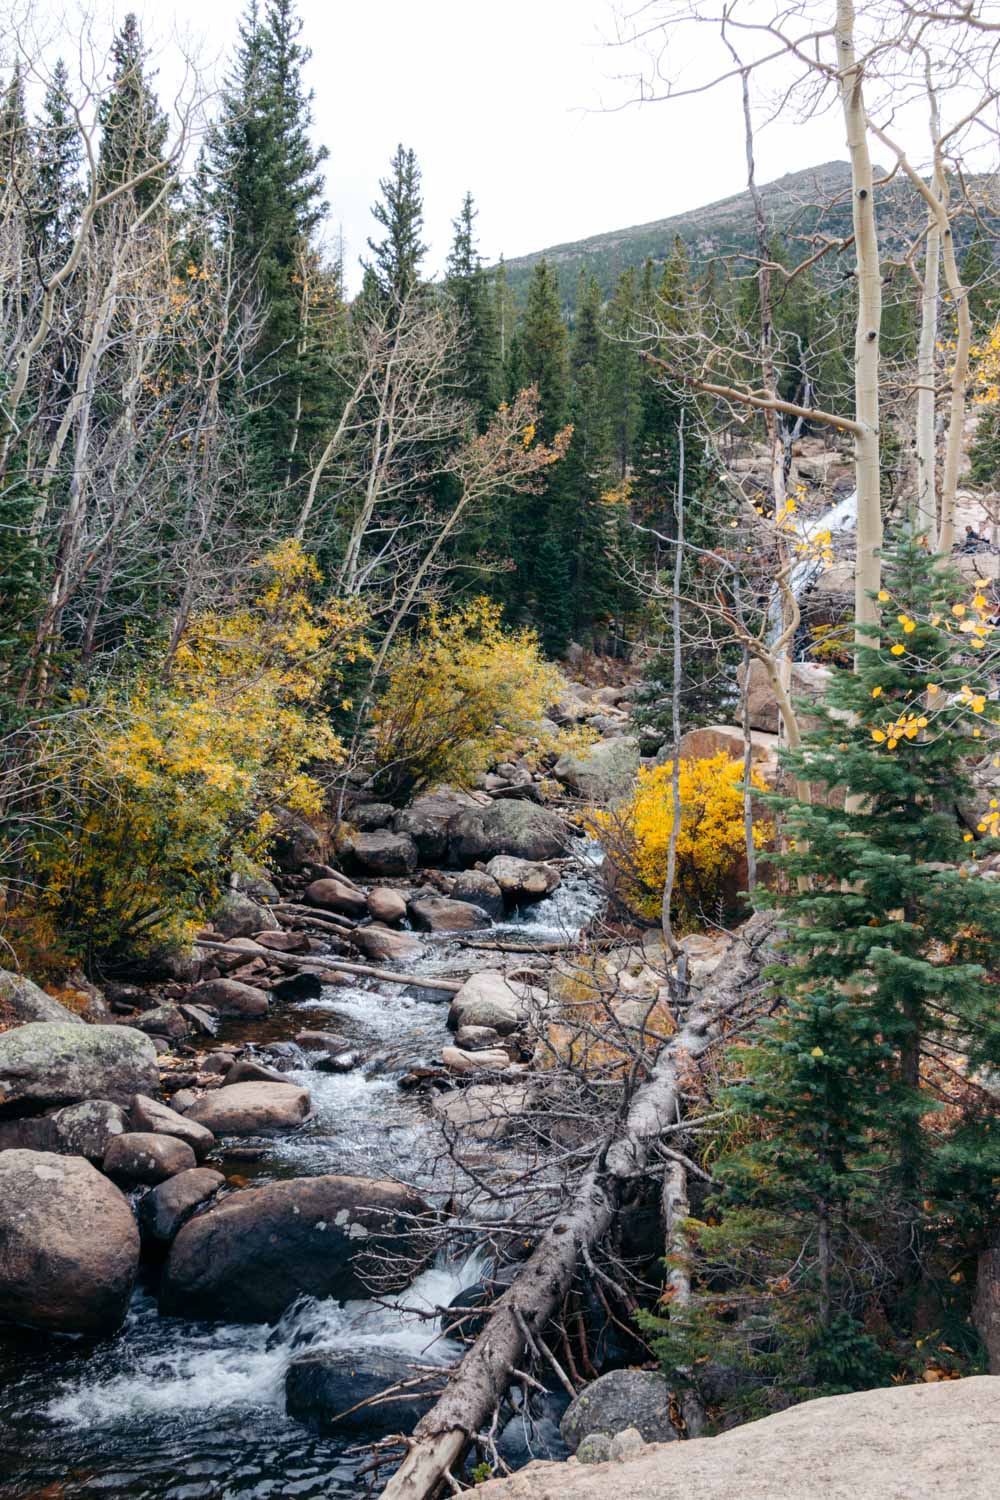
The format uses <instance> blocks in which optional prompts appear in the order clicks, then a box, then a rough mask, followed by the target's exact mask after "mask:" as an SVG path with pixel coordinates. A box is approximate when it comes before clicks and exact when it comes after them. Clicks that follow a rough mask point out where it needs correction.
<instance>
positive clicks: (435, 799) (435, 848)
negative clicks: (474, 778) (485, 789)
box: [393, 790, 479, 865]
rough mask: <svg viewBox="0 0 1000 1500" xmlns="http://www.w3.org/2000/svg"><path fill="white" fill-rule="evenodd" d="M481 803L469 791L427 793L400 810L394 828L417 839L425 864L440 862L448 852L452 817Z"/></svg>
mask: <svg viewBox="0 0 1000 1500" xmlns="http://www.w3.org/2000/svg"><path fill="white" fill-rule="evenodd" d="M478 806H479V802H478V800H477V799H476V798H474V797H471V796H470V795H469V793H468V792H458V791H450V790H449V791H440V792H427V793H425V795H424V796H422V797H417V799H416V800H415V801H414V802H412V803H411V804H410V806H409V807H407V808H404V810H403V811H402V812H401V813H397V814H396V817H395V820H394V822H393V827H394V828H395V830H396V832H397V833H406V834H408V835H409V836H410V838H412V839H413V842H414V843H415V844H416V846H417V849H418V851H419V854H420V860H421V863H422V864H425V865H436V864H440V863H441V861H442V860H443V859H444V858H445V857H446V855H447V853H448V830H449V827H450V824H451V820H452V818H454V817H455V815H456V814H457V813H460V812H462V811H463V810H464V809H466V808H469V807H473V808H476V807H478Z"/></svg>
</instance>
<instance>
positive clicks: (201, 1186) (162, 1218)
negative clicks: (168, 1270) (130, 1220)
mask: <svg viewBox="0 0 1000 1500" xmlns="http://www.w3.org/2000/svg"><path fill="white" fill-rule="evenodd" d="M225 1181H226V1179H225V1178H224V1177H223V1175H222V1173H221V1172H215V1171H213V1170H212V1168H211V1167H191V1168H189V1169H188V1171H186V1172H178V1173H177V1176H176V1177H171V1178H170V1179H169V1180H168V1181H167V1182H161V1183H160V1184H159V1186H158V1187H154V1188H152V1189H151V1190H150V1191H149V1192H148V1193H145V1194H144V1195H143V1199H142V1202H141V1203H140V1204H139V1227H140V1229H141V1230H142V1235H143V1238H144V1239H150V1240H153V1241H155V1242H156V1243H157V1244H159V1245H167V1244H169V1243H170V1241H171V1240H172V1239H173V1238H174V1236H175V1235H176V1234H177V1232H178V1230H179V1229H180V1228H181V1226H182V1225H183V1224H186V1223H187V1221H188V1219H190V1217H191V1215H192V1214H193V1213H194V1211H195V1209H196V1208H200V1207H201V1205H202V1204H203V1203H207V1202H208V1200H209V1199H210V1198H214V1197H215V1195H216V1193H217V1192H218V1191H219V1189H220V1188H221V1187H223V1186H224V1185H225Z"/></svg>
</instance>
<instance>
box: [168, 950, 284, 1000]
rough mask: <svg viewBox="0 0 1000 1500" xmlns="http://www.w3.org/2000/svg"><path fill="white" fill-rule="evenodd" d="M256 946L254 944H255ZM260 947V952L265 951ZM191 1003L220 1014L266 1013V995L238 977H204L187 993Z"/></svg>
mask: <svg viewBox="0 0 1000 1500" xmlns="http://www.w3.org/2000/svg"><path fill="white" fill-rule="evenodd" d="M255 946H256V945H255ZM266 951H267V950H266V949H263V948H262V949H261V952H262V953H264V952H266ZM187 998H188V1002H189V1003H190V1004H191V1005H204V1006H206V1007H207V1008H208V1009H209V1010H217V1011H218V1012H219V1015H220V1016H249V1017H253V1016H263V1015H266V1014H267V1007H268V1002H267V996H266V995H265V993H264V991H263V990H258V989H255V988H254V986H253V985H252V984H243V983H242V981H241V980H239V979H204V980H202V982H201V984H196V985H195V987H194V989H193V990H191V991H190V993H189V994H188V997H187Z"/></svg>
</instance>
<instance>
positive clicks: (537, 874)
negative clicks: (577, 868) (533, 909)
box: [486, 854, 561, 906]
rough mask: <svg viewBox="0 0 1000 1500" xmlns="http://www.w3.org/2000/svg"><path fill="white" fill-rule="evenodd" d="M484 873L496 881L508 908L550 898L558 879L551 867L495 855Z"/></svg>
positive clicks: (510, 856)
mask: <svg viewBox="0 0 1000 1500" xmlns="http://www.w3.org/2000/svg"><path fill="white" fill-rule="evenodd" d="M486 873H487V875H489V876H491V877H492V878H493V879H494V880H495V881H496V883H497V885H498V886H499V887H500V889H501V891H502V892H503V895H504V898H505V900H506V901H508V902H509V903H510V905H511V906H520V905H522V904H523V903H524V902H530V901H541V900H542V898H543V896H550V895H551V894H552V892H553V891H554V890H555V889H556V888H557V886H558V885H559V884H560V879H561V877H560V875H559V871H558V870H557V869H556V868H555V866H554V865H546V864H542V863H541V862H540V861H538V860H532V859H517V858H515V856H514V855H513V854H497V855H496V856H495V857H494V858H493V859H491V860H490V862H489V864H488V865H487V866H486Z"/></svg>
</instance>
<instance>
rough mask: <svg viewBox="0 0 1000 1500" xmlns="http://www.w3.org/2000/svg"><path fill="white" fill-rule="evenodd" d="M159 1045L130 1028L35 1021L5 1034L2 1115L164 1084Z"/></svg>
mask: <svg viewBox="0 0 1000 1500" xmlns="http://www.w3.org/2000/svg"><path fill="white" fill-rule="evenodd" d="M159 1077H160V1074H159V1068H158V1066H157V1062H156V1048H155V1047H154V1046H153V1043H152V1041H151V1039H150V1038H149V1037H148V1036H144V1035H143V1033H142V1032H141V1031H136V1030H134V1029H133V1028H132V1027H130V1026H79V1025H77V1024H75V1023H72V1024H70V1023H63V1022H55V1021H29V1022H27V1023H26V1024H25V1025H24V1026H18V1027H15V1028H14V1030H12V1031H5V1032H3V1033H2V1034H0V1116H10V1115H18V1114H33V1113H35V1112H36V1111H38V1110H41V1109H45V1108H47V1107H51V1106H54V1105H59V1104H75V1103H77V1102H78V1101H79V1100H81V1099H110V1100H111V1101H112V1102H113V1103H115V1104H127V1103H128V1101H129V1100H130V1099H131V1098H132V1095H133V1094H147V1093H151V1092H152V1091H153V1090H154V1089H156V1088H158V1087H159Z"/></svg>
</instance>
